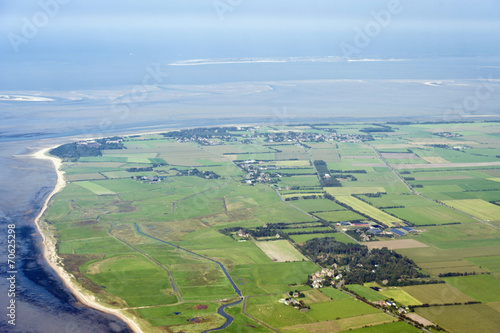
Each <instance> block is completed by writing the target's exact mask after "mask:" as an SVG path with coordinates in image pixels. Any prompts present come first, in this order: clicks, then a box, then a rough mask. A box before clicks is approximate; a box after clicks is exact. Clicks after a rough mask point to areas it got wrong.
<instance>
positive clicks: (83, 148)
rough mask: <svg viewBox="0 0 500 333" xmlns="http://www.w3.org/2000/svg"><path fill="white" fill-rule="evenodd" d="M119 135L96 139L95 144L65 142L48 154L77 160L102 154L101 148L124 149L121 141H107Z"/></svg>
mask: <svg viewBox="0 0 500 333" xmlns="http://www.w3.org/2000/svg"><path fill="white" fill-rule="evenodd" d="M121 139H122V138H121V137H117V136H116V137H112V138H107V139H98V140H96V143H97V145H84V144H78V143H76V142H73V143H67V144H64V145H61V146H59V147H56V148H54V149H52V150H51V151H50V154H52V155H54V156H57V157H59V158H62V159H65V160H69V161H77V160H78V159H79V158H80V157H89V156H94V157H95V156H102V152H101V150H103V149H125V148H126V147H125V146H124V145H123V144H122V143H121V142H109V143H108V142H107V141H108V140H111V141H118V140H121Z"/></svg>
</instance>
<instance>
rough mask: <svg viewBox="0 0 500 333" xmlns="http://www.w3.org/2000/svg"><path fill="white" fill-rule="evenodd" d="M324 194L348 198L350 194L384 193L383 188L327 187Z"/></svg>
mask: <svg viewBox="0 0 500 333" xmlns="http://www.w3.org/2000/svg"><path fill="white" fill-rule="evenodd" d="M325 190H326V192H327V193H329V194H331V195H333V196H334V197H337V196H348V195H351V194H364V193H385V192H386V191H385V188H383V187H327V188H325Z"/></svg>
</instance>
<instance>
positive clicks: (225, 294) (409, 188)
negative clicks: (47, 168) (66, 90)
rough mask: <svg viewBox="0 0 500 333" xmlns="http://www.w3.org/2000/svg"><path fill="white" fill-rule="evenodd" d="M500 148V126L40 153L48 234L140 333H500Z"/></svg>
mask: <svg viewBox="0 0 500 333" xmlns="http://www.w3.org/2000/svg"><path fill="white" fill-rule="evenodd" d="M499 148H500V122H495V121H483V122H472V121H470V122H453V123H445V122H443V123H436V122H425V123H422V122H414V123H412V122H386V123H376V122H375V123H362V122H351V123H317V124H305V123H304V124H279V125H278V124H260V125H259V124H252V125H238V126H236V125H235V126H226V127H207V128H193V129H180V130H176V131H169V132H158V133H149V134H136V135H123V136H114V137H109V138H95V139H86V140H79V141H76V142H71V143H67V144H64V145H61V146H58V147H53V148H51V149H45V150H43V151H40V152H39V153H38V154H37V157H38V158H49V159H51V160H52V161H53V162H54V165H55V167H56V169H57V170H58V183H57V186H56V188H55V189H54V191H53V193H52V194H51V195H50V196H49V198H48V199H47V202H46V203H45V206H44V208H43V210H42V211H41V212H40V214H39V215H38V217H37V219H36V223H37V226H38V228H39V230H40V232H41V234H42V235H43V239H44V244H45V257H46V258H47V260H48V262H49V263H50V264H51V265H52V267H54V269H55V270H56V272H57V273H58V274H59V275H60V276H61V278H62V279H63V280H64V282H65V283H66V285H67V286H68V287H70V288H71V290H72V291H73V293H74V294H75V295H76V296H77V297H78V299H79V300H80V301H82V302H83V303H85V304H87V305H89V306H91V307H94V308H96V309H99V310H102V311H106V312H109V313H112V314H115V315H117V316H119V317H120V318H122V319H123V320H125V321H126V322H127V323H128V324H129V326H130V327H131V329H132V330H134V331H135V332H176V333H180V332H185V333H188V332H189V333H194V332H211V331H227V332H289V333H304V332H325V333H326V332H343V331H350V332H367V333H371V332H420V331H422V330H424V331H425V332H437V331H449V332H469V331H472V330H473V331H480V332H494V331H495V330H496V329H497V328H498V327H500V306H499V304H500V292H499V291H500V279H499V274H500V265H499V262H500V186H499V185H500V184H499V182H500V153H499ZM457 318H460V320H459V321H458V320H457Z"/></svg>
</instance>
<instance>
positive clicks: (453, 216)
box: [384, 203, 475, 226]
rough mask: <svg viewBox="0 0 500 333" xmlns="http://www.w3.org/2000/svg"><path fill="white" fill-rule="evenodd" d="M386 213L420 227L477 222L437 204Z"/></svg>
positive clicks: (390, 210) (386, 210)
mask: <svg viewBox="0 0 500 333" xmlns="http://www.w3.org/2000/svg"><path fill="white" fill-rule="evenodd" d="M384 211H385V212H387V213H390V214H393V215H395V216H397V217H399V218H401V219H403V220H406V221H408V222H410V223H413V224H415V225H416V226H419V225H428V224H443V223H452V222H460V223H465V222H475V220H474V219H473V218H471V217H469V216H467V215H464V214H461V213H459V212H457V211H454V210H452V209H450V208H447V207H443V206H440V205H437V204H432V203H431V204H430V205H429V206H425V208H423V207H405V208H390V209H384Z"/></svg>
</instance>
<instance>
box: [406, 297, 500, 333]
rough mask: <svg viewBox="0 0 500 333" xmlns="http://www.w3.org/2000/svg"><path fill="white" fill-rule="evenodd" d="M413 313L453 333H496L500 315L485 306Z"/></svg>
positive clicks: (477, 305)
mask: <svg viewBox="0 0 500 333" xmlns="http://www.w3.org/2000/svg"><path fill="white" fill-rule="evenodd" d="M415 312H416V313H417V314H419V315H421V316H422V317H424V318H427V319H429V320H430V321H432V322H433V323H436V324H438V325H439V326H441V327H443V328H444V329H446V330H448V331H449V332H454V333H469V332H484V333H496V332H498V328H499V327H500V313H498V312H497V311H495V310H493V309H492V308H490V307H488V306H487V305H485V304H472V305H454V306H440V307H429V308H417V309H415Z"/></svg>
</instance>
